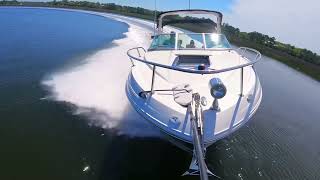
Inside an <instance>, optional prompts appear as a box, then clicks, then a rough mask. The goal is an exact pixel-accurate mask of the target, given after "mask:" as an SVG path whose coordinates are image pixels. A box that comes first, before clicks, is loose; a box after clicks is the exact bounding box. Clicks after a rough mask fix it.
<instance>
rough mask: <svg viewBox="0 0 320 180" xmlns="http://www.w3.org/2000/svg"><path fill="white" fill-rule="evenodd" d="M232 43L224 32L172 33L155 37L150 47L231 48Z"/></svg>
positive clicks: (152, 48)
mask: <svg viewBox="0 0 320 180" xmlns="http://www.w3.org/2000/svg"><path fill="white" fill-rule="evenodd" d="M229 48H231V45H230V43H229V42H228V40H227V38H226V37H225V35H223V34H216V33H177V34H176V33H171V34H159V35H156V36H155V37H154V38H153V41H152V43H151V46H150V49H151V50H156V49H229Z"/></svg>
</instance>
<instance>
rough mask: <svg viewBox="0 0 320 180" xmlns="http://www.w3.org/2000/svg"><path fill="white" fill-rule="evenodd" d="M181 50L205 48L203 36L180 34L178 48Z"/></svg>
mask: <svg viewBox="0 0 320 180" xmlns="http://www.w3.org/2000/svg"><path fill="white" fill-rule="evenodd" d="M177 47H178V48H179V49H183V48H188V49H190V48H196V49H201V48H204V44H203V36H202V34H179V36H178V46H177Z"/></svg>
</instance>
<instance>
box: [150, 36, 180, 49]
mask: <svg viewBox="0 0 320 180" xmlns="http://www.w3.org/2000/svg"><path fill="white" fill-rule="evenodd" d="M175 44H176V34H174V33H172V34H160V35H157V36H155V37H154V38H153V41H152V43H151V47H150V49H174V48H175Z"/></svg>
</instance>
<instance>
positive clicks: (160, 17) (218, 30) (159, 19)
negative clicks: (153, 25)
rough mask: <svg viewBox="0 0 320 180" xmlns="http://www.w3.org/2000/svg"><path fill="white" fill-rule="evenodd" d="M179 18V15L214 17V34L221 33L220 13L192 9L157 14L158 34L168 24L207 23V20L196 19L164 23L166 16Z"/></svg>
mask: <svg viewBox="0 0 320 180" xmlns="http://www.w3.org/2000/svg"><path fill="white" fill-rule="evenodd" d="M174 15H176V16H179V15H184V16H187V15H208V16H214V17H216V18H217V19H216V23H215V22H212V23H214V25H215V26H216V33H221V24H222V16H223V15H222V13H221V12H218V11H210V10H199V9H192V10H177V11H167V12H163V13H160V14H158V16H157V29H158V33H162V30H163V27H164V26H165V25H168V24H176V23H193V24H195V23H201V22H204V23H208V19H205V18H198V19H196V20H194V19H190V18H187V19H175V20H172V21H171V22H166V23H164V18H165V17H167V16H174Z"/></svg>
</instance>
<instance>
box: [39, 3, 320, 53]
mask: <svg viewBox="0 0 320 180" xmlns="http://www.w3.org/2000/svg"><path fill="white" fill-rule="evenodd" d="M38 1H41V0H38ZM88 1H93V2H97V1H99V2H100V3H116V4H121V5H128V6H135V7H143V8H147V9H152V10H153V9H154V7H155V5H154V2H155V0H88ZM156 2H157V9H158V10H161V11H166V10H177V9H188V7H189V0H156ZM190 2H191V8H192V9H208V10H217V11H221V12H222V13H223V14H224V20H223V21H224V22H226V23H229V24H231V25H232V26H235V27H238V28H240V30H241V31H245V32H252V31H257V32H261V33H263V34H267V35H269V36H273V37H275V38H276V39H277V40H278V41H281V42H283V43H290V44H292V45H294V46H296V47H300V48H306V49H309V50H312V51H313V52H316V53H318V54H320V43H319V42H320V0H190Z"/></svg>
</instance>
